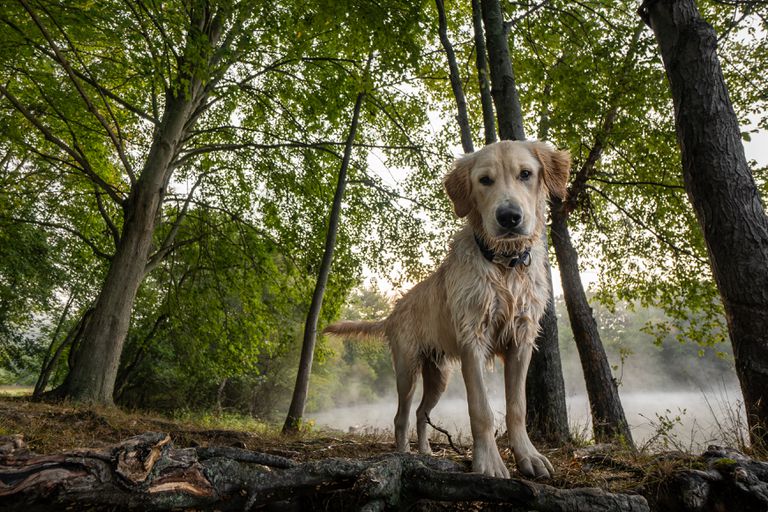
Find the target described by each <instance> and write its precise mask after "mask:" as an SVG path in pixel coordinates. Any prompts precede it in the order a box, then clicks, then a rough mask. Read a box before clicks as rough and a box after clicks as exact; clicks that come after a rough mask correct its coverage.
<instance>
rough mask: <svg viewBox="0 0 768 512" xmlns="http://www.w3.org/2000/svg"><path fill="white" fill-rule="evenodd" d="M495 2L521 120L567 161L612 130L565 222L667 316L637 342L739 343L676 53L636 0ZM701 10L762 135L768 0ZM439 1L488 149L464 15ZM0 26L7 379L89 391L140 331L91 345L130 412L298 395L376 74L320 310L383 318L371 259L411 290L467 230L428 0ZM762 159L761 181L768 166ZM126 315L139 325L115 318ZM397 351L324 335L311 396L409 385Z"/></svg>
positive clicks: (260, 408)
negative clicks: (695, 171)
mask: <svg viewBox="0 0 768 512" xmlns="http://www.w3.org/2000/svg"><path fill="white" fill-rule="evenodd" d="M502 4H503V8H504V12H505V20H506V21H505V28H506V30H507V37H508V40H509V44H510V48H512V51H511V58H512V61H513V66H514V70H515V78H516V81H517V87H518V90H519V94H520V100H521V106H522V112H523V121H524V126H525V131H526V133H528V134H529V136H530V137H532V138H533V137H535V138H540V139H544V140H548V141H550V142H551V143H552V144H554V145H555V146H557V147H559V148H564V149H569V150H570V152H571V155H572V158H573V168H574V169H578V168H580V167H582V166H583V165H584V164H585V162H586V161H587V160H588V158H589V156H590V150H591V148H593V147H594V146H595V144H596V141H600V144H601V147H602V158H601V159H600V161H599V162H597V163H596V164H595V167H594V172H593V173H592V174H591V176H590V179H589V181H588V182H585V183H581V184H580V185H579V187H580V188H579V189H578V192H579V193H578V194H577V195H575V196H574V197H573V199H574V202H573V204H572V205H571V207H572V210H573V211H572V214H571V219H573V220H572V221H571V222H570V229H571V231H572V235H573V239H574V242H575V245H576V247H577V249H578V251H579V254H580V255H581V258H580V263H581V266H582V268H581V270H592V271H595V272H596V273H597V275H598V282H597V283H596V287H595V290H594V291H595V295H594V300H596V301H599V302H600V303H601V304H603V305H604V307H605V308H606V309H601V310H600V311H601V313H600V314H601V316H602V315H605V316H606V317H610V315H617V316H621V315H622V314H623V313H624V308H626V307H630V308H638V309H642V308H654V309H653V312H654V313H653V314H647V316H648V317H649V318H648V320H649V321H648V322H647V323H643V325H642V326H637V325H635V326H633V329H637V330H638V331H640V330H642V331H644V332H647V333H650V334H651V336H649V337H647V338H642V339H643V340H644V342H645V341H647V342H649V343H650V340H651V338H652V337H655V338H656V339H657V341H659V342H661V341H664V340H667V343H669V340H670V339H671V337H672V336H676V337H677V339H679V340H681V341H686V342H692V343H698V344H701V345H702V346H716V344H717V343H721V342H723V341H725V340H726V339H727V335H728V334H727V329H726V324H725V318H724V315H723V306H722V304H721V301H720V298H719V296H718V292H717V288H716V287H715V283H714V281H713V277H712V272H711V270H710V265H709V260H708V256H707V248H706V244H705V241H704V238H703V237H702V234H701V231H700V229H699V228H698V225H697V222H696V217H695V215H694V212H693V210H692V208H691V206H690V203H689V202H688V199H687V197H686V192H685V190H684V187H683V178H682V174H681V172H680V166H681V156H680V150H679V147H678V145H677V142H676V138H675V127H674V109H673V106H672V97H671V95H670V92H669V90H668V85H667V82H666V80H665V76H664V67H663V64H662V61H661V59H660V57H659V55H658V50H657V47H656V43H655V40H654V36H653V33H652V32H651V31H650V30H648V29H647V28H646V27H645V25H644V24H643V23H642V21H641V20H640V19H639V17H638V16H637V13H636V12H635V8H636V7H635V5H634V3H631V2H630V3H627V2H618V1H586V2H567V1H560V0H551V1H543V2H534V1H530V2H529V1H523V2H502ZM698 4H699V8H700V10H701V11H702V15H703V16H704V17H705V19H706V20H707V21H708V22H709V23H711V24H712V25H713V26H714V28H715V30H716V32H717V34H718V45H719V46H718V51H719V56H720V59H721V62H722V65H723V72H724V75H725V79H726V82H727V85H728V89H729V92H730V95H731V100H732V102H733V105H734V108H735V110H736V114H737V117H738V120H739V123H740V125H741V127H742V137H743V140H744V141H746V142H749V141H750V140H751V139H752V138H753V137H759V136H764V133H765V130H766V128H768V109H766V103H768V93H767V92H766V91H768V82H767V80H768V78H767V77H766V73H765V70H766V69H768V62H767V60H768V37H766V31H767V30H768V7H766V6H765V5H764V4H763V3H760V2H716V1H701V2H698ZM445 9H446V15H447V29H448V33H449V34H450V38H451V40H452V41H453V43H454V49H455V52H456V60H457V62H458V64H459V66H458V70H459V73H460V77H461V80H462V82H463V85H464V88H465V90H466V92H467V103H468V112H469V123H470V126H471V136H472V139H473V141H474V144H475V146H476V147H480V146H481V145H482V142H483V140H484V139H483V119H482V107H481V105H480V101H481V99H480V95H479V94H478V92H477V90H476V87H477V81H476V77H475V74H474V73H475V69H474V65H475V57H476V52H477V48H476V45H475V40H474V38H473V27H472V11H471V6H470V3H469V2H447V3H446V4H445ZM0 25H2V30H1V31H0V33H1V34H2V36H0V69H2V80H0V380H2V382H3V383H23V384H27V385H35V386H36V387H37V390H38V391H39V392H41V393H42V392H44V391H46V390H48V391H51V390H54V389H56V388H60V387H61V386H65V387H66V386H69V389H70V390H75V391H76V392H80V391H77V390H81V389H82V385H81V384H79V382H80V381H79V380H78V376H77V374H76V373H75V374H73V372H72V369H73V368H76V367H78V360H79V361H81V362H82V361H84V358H86V357H87V356H84V355H83V354H93V353H94V352H93V351H94V350H95V348H94V347H95V346H96V345H93V344H92V343H95V342H92V341H91V340H99V339H102V338H103V339H114V338H115V336H118V335H119V334H120V333H121V332H122V335H123V338H124V343H123V342H121V343H120V347H119V350H117V351H116V353H115V354H113V355H112V356H110V357H111V359H109V358H107V359H104V360H103V361H98V362H97V363H98V364H102V365H106V366H110V365H112V366H114V372H113V373H114V375H113V381H114V382H113V385H112V386H110V385H108V384H105V385H104V386H103V389H102V390H101V391H100V392H101V393H106V394H107V395H108V396H110V397H113V398H114V400H116V401H117V402H118V403H120V404H125V405H130V406H134V407H144V408H157V409H167V408H183V407H201V408H204V407H211V406H213V405H215V403H216V402H217V401H218V402H219V403H220V402H221V398H222V396H226V400H227V401H228V402H229V403H231V404H236V407H237V408H238V409H239V410H242V411H245V412H249V413H251V414H254V415H257V416H264V417H273V415H274V414H275V413H276V412H278V413H279V411H280V410H281V408H282V407H284V406H285V404H284V400H285V397H286V395H287V393H288V392H289V387H290V380H291V378H292V375H293V373H294V371H295V365H296V359H297V357H298V350H299V343H300V339H301V333H302V330H303V322H304V318H305V317H306V311H307V309H308V307H309V302H310V297H311V295H312V287H313V285H314V280H315V276H316V275H317V272H318V267H319V265H320V261H321V257H322V254H323V244H324V240H325V234H326V223H327V217H328V212H329V209H330V204H331V201H332V198H333V194H334V187H335V184H336V178H337V174H338V168H339V165H340V163H341V161H342V158H343V152H344V143H345V138H346V136H347V133H348V128H349V124H350V119H351V117H352V110H353V105H354V104H355V98H356V97H357V96H358V93H360V92H362V91H364V92H365V101H364V102H363V106H362V110H361V113H360V120H359V129H358V132H357V134H356V136H355V138H354V141H353V144H352V151H351V159H350V167H349V173H348V178H347V189H346V194H345V197H344V201H343V209H342V222H341V223H340V228H339V234H338V240H337V243H336V252H335V256H334V258H333V266H332V271H331V273H330V278H329V283H328V287H327V289H326V296H325V300H324V303H323V308H322V313H321V317H320V326H321V327H322V325H325V324H326V323H328V322H330V321H331V320H333V319H336V318H338V317H339V316H340V314H342V313H341V312H342V310H343V308H344V305H345V304H347V305H348V308H347V310H346V312H345V313H343V315H342V316H345V317H346V318H352V317H353V316H354V315H358V316H360V317H361V318H374V317H381V316H382V314H384V313H385V312H386V311H387V310H388V307H389V304H388V303H387V302H386V301H385V300H383V299H382V298H381V297H380V295H376V294H374V293H370V292H363V291H361V285H362V283H363V281H364V279H365V278H366V276H371V275H375V276H383V277H384V278H385V279H389V280H390V281H394V283H395V285H398V284H402V283H407V282H415V281H417V280H418V279H419V278H421V277H423V276H424V275H426V273H427V272H428V271H429V270H431V269H433V268H434V267H435V265H436V263H437V262H438V261H439V260H440V258H441V257H442V256H443V255H444V254H445V251H446V250H447V241H448V237H449V234H450V233H451V232H452V231H453V230H454V229H455V228H456V227H457V225H458V224H457V221H456V220H454V219H453V216H452V213H451V209H450V206H449V204H448V202H447V200H446V198H445V195H444V193H443V190H442V178H443V176H444V174H445V173H446V171H447V170H448V168H449V167H450V165H451V162H452V160H453V159H454V158H455V157H456V156H458V155H460V153H461V150H460V146H459V140H460V136H459V125H458V124H457V123H456V122H455V120H454V117H455V110H456V104H455V99H454V95H453V92H452V90H451V87H450V80H449V72H448V66H447V64H446V62H445V56H444V54H443V48H442V46H441V42H440V39H439V34H438V13H437V10H436V8H435V4H433V3H431V2H409V1H405V0H403V1H399V0H394V1H387V2H374V3H370V2H354V1H317V2H296V3H290V2H259V1H245V0H244V1H239V2H236V1H217V2H204V1H197V0H193V1H169V2H145V1H142V0H128V1H112V0H107V1H99V2H55V1H48V0H19V1H18V2H3V4H2V6H1V7H0ZM609 119H610V123H607V120H609ZM750 168H751V171H752V173H753V175H754V178H755V181H756V183H757V186H758V188H759V190H760V192H761V194H762V197H763V198H765V197H766V194H768V160H763V161H760V162H758V161H752V162H750ZM147 230H148V231H149V232H150V236H148V237H147V239H146V240H140V238H141V237H140V234H141V233H143V232H146V231H147ZM552 259H553V260H554V258H552ZM116 262H119V265H118V264H117V263H116ZM117 267H119V268H121V269H129V270H126V272H124V275H122V274H121V275H118V272H117V271H115V270H114V269H115V268H117ZM105 290H130V293H129V294H128V295H129V296H130V299H131V300H130V301H129V302H128V303H126V302H125V298H124V297H123V298H120V297H116V296H114V297H112V296H110V295H109V294H108V293H106V292H105ZM349 304H352V305H353V306H354V308H353V309H352V310H350V309H349ZM117 307H121V308H123V309H124V310H125V314H126V315H127V316H126V319H125V322H124V325H122V326H116V327H115V326H111V327H110V325H107V324H108V322H106V321H102V320H100V319H101V318H102V315H103V311H104V310H105V309H107V308H113V309H114V308H117ZM657 312H663V314H661V313H658V314H656V313H657ZM638 315H639V316H642V314H638ZM608 323H610V322H608ZM109 329H115V331H114V332H112V331H109ZM633 339H634V338H633ZM636 339H641V336H640V335H638V336H637V337H636ZM382 348H383V347H382V346H378V347H377V346H369V345H360V346H355V347H354V348H353V347H347V348H346V349H345V348H344V347H343V346H340V345H339V343H338V342H328V341H327V340H322V339H321V341H320V346H319V348H318V350H317V357H318V360H317V363H319V366H318V367H317V368H316V370H315V376H316V378H317V381H316V386H317V389H331V388H333V387H334V386H338V382H340V381H342V380H343V379H344V376H343V372H344V371H349V372H352V371H361V372H364V373H367V374H368V375H369V376H370V379H369V381H368V382H370V386H371V389H370V390H365V392H364V393H363V396H365V393H380V392H382V390H383V389H385V388H390V389H391V383H390V382H388V381H387V379H388V378H389V377H387V376H386V375H388V374H387V373H386V372H387V370H386V369H387V368H388V366H389V361H388V357H389V356H388V353H387V352H386V350H385V347H384V350H382ZM716 350H719V349H716ZM340 358H341V362H340ZM325 362H333V364H334V365H338V366H336V367H334V368H333V369H334V370H339V368H341V373H339V372H336V373H334V372H333V371H331V366H329V365H324V363H325ZM342 363H343V364H342ZM94 364H96V363H94ZM222 390H224V391H222ZM313 396H314V397H315V402H312V401H310V403H311V404H313V406H315V407H320V406H323V405H326V404H323V403H321V401H320V400H321V399H320V398H319V397H320V394H319V393H318V394H317V395H313Z"/></svg>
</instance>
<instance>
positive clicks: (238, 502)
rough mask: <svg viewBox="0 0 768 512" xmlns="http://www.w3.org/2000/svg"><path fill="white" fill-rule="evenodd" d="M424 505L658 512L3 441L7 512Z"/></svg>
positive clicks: (405, 464)
mask: <svg viewBox="0 0 768 512" xmlns="http://www.w3.org/2000/svg"><path fill="white" fill-rule="evenodd" d="M419 500H430V501H436V502H487V503H505V504H508V505H512V506H513V507H519V508H520V510H540V511H577V510H593V511H609V510H616V511H646V510H648V505H647V503H646V501H645V499H644V498H643V497H642V496H638V495H629V494H612V493H609V492H606V491H603V490H601V489H594V488H585V489H556V488H554V487H551V486H548V485H543V484H539V483H535V482H529V481H525V480H517V479H499V478H490V477H486V476H482V475H477V474H471V473H463V472H462V467H461V466H460V465H459V464H457V463H455V462H452V461H449V460H443V459H436V458H432V457H426V456H420V455H408V454H389V455H384V456H380V457H376V458H372V459H367V460H354V459H341V458H329V459H325V460H319V461H313V462H306V463H303V464H297V463H296V462H295V461H292V460H290V459H287V458H284V457H279V456H276V455H269V454H262V453H255V452H250V451H247V450H243V449H239V448H232V447H218V448H183V449H179V448H174V447H173V445H172V443H171V439H170V437H169V436H168V435H166V434H162V433H154V432H148V433H145V434H142V435H140V436H136V437H132V438H130V439H127V440H126V441H123V442H122V443H120V444H118V445H115V446H113V447H110V448H105V449H101V450H89V449H82V450H75V451H71V452H66V453H61V454H55V455H36V454H33V453H30V452H29V451H28V450H27V449H26V446H25V444H24V442H23V440H22V439H21V437H20V436H16V437H4V438H0V509H2V510H7V511H12V510H23V511H24V512H32V511H35V510H52V509H64V508H67V507H69V508H73V509H75V508H76V509H84V508H87V507H92V508H109V509H110V510H126V509H141V510H171V509H175V510H178V509H188V508H192V509H195V510H213V509H215V510H250V509H253V508H257V507H259V506H261V505H265V504H269V503H283V504H285V505H286V506H298V507H300V508H301V509H302V510H311V509H326V508H328V507H329V505H333V508H334V509H338V508H343V509H351V510H357V509H360V510H367V511H378V510H396V509H400V508H402V507H406V506H409V505H410V504H413V503H415V502H417V501H419Z"/></svg>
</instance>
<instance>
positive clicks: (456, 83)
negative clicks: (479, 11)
mask: <svg viewBox="0 0 768 512" xmlns="http://www.w3.org/2000/svg"><path fill="white" fill-rule="evenodd" d="M435 6H436V7H437V17H438V32H439V34H440V43H441V44H442V45H443V49H444V50H445V56H446V57H447V59H448V70H449V72H450V77H451V90H452V91H453V97H454V98H455V99H456V110H457V115H456V121H458V123H459V133H460V134H461V147H462V149H464V153H472V152H473V151H474V150H475V147H474V145H473V144H472V129H471V128H470V126H469V116H468V115H467V100H466V98H465V97H464V89H463V88H462V86H461V75H460V74H459V66H458V64H456V53H454V51H453V45H452V44H451V40H450V39H448V22H447V20H446V19H445V5H444V4H443V0H435Z"/></svg>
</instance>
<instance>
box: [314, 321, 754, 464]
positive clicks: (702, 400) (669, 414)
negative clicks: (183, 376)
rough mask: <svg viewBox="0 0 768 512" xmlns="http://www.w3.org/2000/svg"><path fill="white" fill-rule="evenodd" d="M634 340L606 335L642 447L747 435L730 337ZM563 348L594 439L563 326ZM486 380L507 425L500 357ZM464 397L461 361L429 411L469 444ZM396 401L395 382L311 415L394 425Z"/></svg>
mask: <svg viewBox="0 0 768 512" xmlns="http://www.w3.org/2000/svg"><path fill="white" fill-rule="evenodd" d="M629 344H630V345H632V350H631V351H630V352H631V353H630V354H629V355H627V350H626V345H627V343H626V340H625V342H623V343H616V342H615V340H614V341H611V340H610V338H608V341H607V342H606V351H607V353H608V357H609V361H610V362H611V364H612V366H613V367H614V375H615V376H616V377H617V379H620V386H619V394H620V396H621V401H622V405H623V406H624V411H625V414H626V417H627V421H628V423H629V424H630V427H631V429H632V435H633V438H634V441H635V443H636V445H637V446H638V447H648V448H651V449H680V450H692V451H699V450H702V449H703V448H705V447H706V446H707V445H709V444H728V445H731V446H734V445H736V446H738V443H739V441H740V439H739V436H741V439H744V438H745V437H746V433H745V425H746V420H745V418H744V408H743V404H742V397H741V392H740V390H739V387H738V381H737V380H736V374H735V370H734V367H733V361H732V355H731V354H730V348H729V347H728V344H727V343H724V344H719V345H717V346H716V347H700V346H698V345H696V344H695V343H685V344H681V343H679V342H678V341H675V340H674V339H670V340H666V341H665V342H664V343H662V344H661V345H660V346H656V345H654V344H653V342H652V340H651V339H650V337H644V335H642V334H637V335H636V336H634V338H633V339H632V341H631V342H630V343H629ZM561 355H562V362H563V372H564V379H565V385H566V401H567V410H568V420H569V425H570V429H571V432H572V433H573V434H574V435H576V436H577V437H578V438H581V439H589V438H591V422H590V414H589V403H588V400H587V397H586V392H585V386H584V380H583V376H582V373H581V366H580V362H579V359H578V354H577V351H576V349H575V346H574V344H573V341H572V339H571V338H570V332H568V330H567V328H563V327H561ZM622 355H623V356H624V361H623V363H622ZM345 385H346V386H347V387H349V388H352V387H354V386H357V385H358V383H356V382H354V379H350V381H349V382H346V383H345ZM486 385H487V388H488V393H489V398H490V403H491V407H492V409H493V411H494V413H495V416H496V423H497V426H498V429H499V431H503V430H504V392H503V372H502V371H501V363H496V364H495V368H489V369H487V371H486ZM465 396H466V395H465V390H464V388H463V381H462V379H461V376H460V375H459V370H458V368H456V369H455V371H454V375H453V378H452V379H451V383H450V385H449V388H448V391H447V392H446V394H445V396H444V397H443V398H442V400H441V401H440V403H438V405H437V406H436V408H435V410H434V411H433V413H432V414H431V415H430V416H431V419H432V421H433V423H435V424H436V425H438V426H441V427H443V428H446V429H448V431H449V432H451V434H452V436H453V437H454V440H456V439H460V440H461V442H462V443H463V444H464V445H465V446H468V445H469V443H470V441H469V436H470V428H469V415H468V412H467V405H466V399H465ZM420 397H421V389H417V391H416V394H415V396H414V403H413V407H412V413H411V430H412V435H415V434H414V433H413V426H414V423H415V409H416V406H417V405H418V401H419V399H420ZM336 403H340V402H336ZM396 408H397V399H396V395H395V390H394V382H393V383H392V386H391V391H390V392H389V393H388V394H387V396H383V397H381V398H380V399H375V400H367V401H365V402H364V403H354V404H350V405H340V406H339V407H334V408H326V409H325V410H320V411H316V412H314V413H309V414H308V415H307V416H308V417H309V419H311V420H314V421H315V423H316V425H318V426H326V427H330V428H334V429H339V430H343V431H349V430H350V429H352V430H358V429H359V430H363V431H365V430H388V431H391V430H392V421H393V418H394V415H395V411H396ZM431 435H432V437H433V438H435V439H439V438H440V437H441V434H438V433H437V432H434V431H433V432H432V434H431Z"/></svg>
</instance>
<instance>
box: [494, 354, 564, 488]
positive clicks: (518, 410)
mask: <svg viewBox="0 0 768 512" xmlns="http://www.w3.org/2000/svg"><path fill="white" fill-rule="evenodd" d="M532 351H533V345H532V344H531V343H525V342H523V343H521V346H516V345H515V344H514V343H510V346H509V348H507V351H506V354H505V357H504V385H505V391H506V398H507V434H508V435H509V446H510V448H512V451H513V453H514V454H515V462H516V463H517V469H518V471H520V473H522V474H523V475H525V476H527V477H528V478H549V477H551V476H552V474H553V473H554V469H553V468H552V464H550V462H549V460H547V458H546V457H544V456H543V455H542V454H540V453H539V451H538V450H537V449H536V447H535V446H533V443H531V440H530V438H529V437H528V430H527V429H526V427H525V409H526V403H525V379H526V377H527V375H528V364H529V363H530V362H531V353H532Z"/></svg>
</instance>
